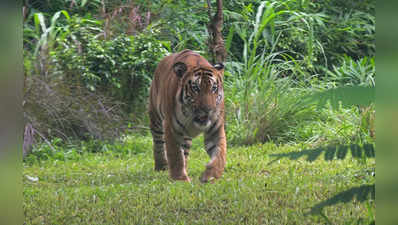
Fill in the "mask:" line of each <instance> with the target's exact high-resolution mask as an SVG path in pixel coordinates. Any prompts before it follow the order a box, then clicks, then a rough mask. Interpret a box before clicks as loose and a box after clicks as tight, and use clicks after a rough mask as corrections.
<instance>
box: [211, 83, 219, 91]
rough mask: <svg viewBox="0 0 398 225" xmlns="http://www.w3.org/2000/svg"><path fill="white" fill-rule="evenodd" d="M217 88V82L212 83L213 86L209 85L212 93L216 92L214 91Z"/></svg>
mask: <svg viewBox="0 0 398 225" xmlns="http://www.w3.org/2000/svg"><path fill="white" fill-rule="evenodd" d="M217 89H218V86H217V84H214V85H213V87H211V91H212V92H213V93H216V92H217Z"/></svg>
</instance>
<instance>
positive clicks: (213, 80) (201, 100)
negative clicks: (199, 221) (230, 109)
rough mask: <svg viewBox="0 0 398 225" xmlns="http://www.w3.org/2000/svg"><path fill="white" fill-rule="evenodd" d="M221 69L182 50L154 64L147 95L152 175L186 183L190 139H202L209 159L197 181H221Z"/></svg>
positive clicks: (223, 156)
mask: <svg viewBox="0 0 398 225" xmlns="http://www.w3.org/2000/svg"><path fill="white" fill-rule="evenodd" d="M223 79H224V65H223V64H222V63H216V64H214V65H212V64H210V63H209V62H208V61H207V60H206V59H205V58H204V57H202V56H201V55H200V54H198V53H196V52H194V51H192V50H189V49H185V50H183V51H181V52H178V53H174V54H171V55H168V56H166V57H164V58H163V59H162V60H161V61H160V62H159V64H158V65H157V67H156V69H155V72H154V76H153V80H152V83H151V87H150V94H149V105H148V112H149V119H150V131H151V134H152V138H153V157H154V164H155V168H154V169H155V171H161V170H168V171H169V176H170V178H171V179H172V180H176V181H187V182H190V181H191V179H190V178H189V176H188V173H187V165H188V156H189V151H190V148H191V145H192V139H193V138H194V137H197V136H198V135H199V134H201V133H203V134H204V146H205V150H206V152H207V154H208V156H209V157H210V161H209V162H208V163H207V164H206V167H205V170H204V172H203V173H202V174H201V176H200V178H199V180H200V181H201V182H202V183H206V182H208V181H211V180H213V179H214V180H215V179H219V178H220V177H221V176H222V174H223V172H224V167H225V164H226V152H227V142H226V136H225V131H224V89H223Z"/></svg>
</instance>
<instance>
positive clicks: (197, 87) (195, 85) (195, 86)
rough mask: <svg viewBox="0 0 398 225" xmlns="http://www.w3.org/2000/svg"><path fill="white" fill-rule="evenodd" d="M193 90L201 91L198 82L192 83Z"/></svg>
mask: <svg viewBox="0 0 398 225" xmlns="http://www.w3.org/2000/svg"><path fill="white" fill-rule="evenodd" d="M192 91H193V92H197V93H198V92H199V91H200V89H199V86H198V85H197V84H196V83H194V84H193V85H192Z"/></svg>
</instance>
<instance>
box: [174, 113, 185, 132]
mask: <svg viewBox="0 0 398 225" xmlns="http://www.w3.org/2000/svg"><path fill="white" fill-rule="evenodd" d="M174 119H175V120H176V122H177V124H178V126H180V127H181V128H182V130H183V131H184V132H185V126H184V125H183V124H182V123H181V121H180V120H178V117H177V112H176V111H174Z"/></svg>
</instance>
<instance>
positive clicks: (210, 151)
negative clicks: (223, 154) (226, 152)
mask: <svg viewBox="0 0 398 225" xmlns="http://www.w3.org/2000/svg"><path fill="white" fill-rule="evenodd" d="M216 147H217V145H213V146H211V148H209V149H206V152H207V153H212V152H213V150H214V149H215V148H216Z"/></svg>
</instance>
